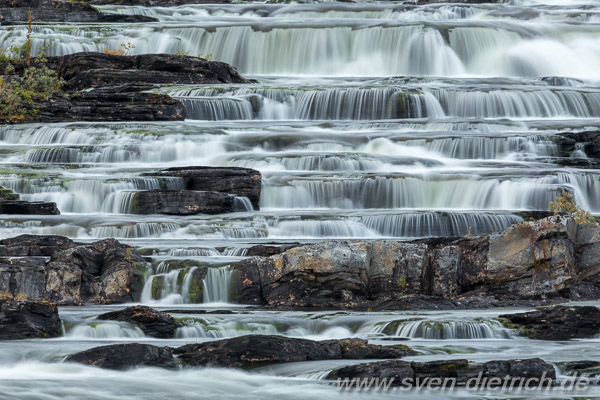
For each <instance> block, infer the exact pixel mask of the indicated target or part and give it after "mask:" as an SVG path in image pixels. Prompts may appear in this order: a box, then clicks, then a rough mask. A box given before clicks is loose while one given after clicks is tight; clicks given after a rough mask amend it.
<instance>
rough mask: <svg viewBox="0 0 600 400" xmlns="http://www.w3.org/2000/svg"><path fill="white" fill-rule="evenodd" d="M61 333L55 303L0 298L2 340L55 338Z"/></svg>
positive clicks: (0, 338) (0, 334) (0, 337)
mask: <svg viewBox="0 0 600 400" xmlns="http://www.w3.org/2000/svg"><path fill="white" fill-rule="evenodd" d="M61 333H62V328H61V322H60V319H59V318H58V309H57V308H56V306H55V305H53V304H50V303H48V302H40V301H30V300H6V299H4V300H0V340H17V339H31V338H53V337H58V336H60V335H61Z"/></svg>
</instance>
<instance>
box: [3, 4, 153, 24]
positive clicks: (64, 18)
mask: <svg viewBox="0 0 600 400" xmlns="http://www.w3.org/2000/svg"><path fill="white" fill-rule="evenodd" d="M28 10H31V13H32V16H33V21H34V22H153V21H157V20H156V19H155V18H152V17H146V16H143V15H119V14H106V13H101V12H99V11H98V10H96V9H95V8H94V7H92V6H90V5H89V4H86V3H84V2H82V1H62V0H0V22H2V23H16V22H27V19H28V14H27V11H28Z"/></svg>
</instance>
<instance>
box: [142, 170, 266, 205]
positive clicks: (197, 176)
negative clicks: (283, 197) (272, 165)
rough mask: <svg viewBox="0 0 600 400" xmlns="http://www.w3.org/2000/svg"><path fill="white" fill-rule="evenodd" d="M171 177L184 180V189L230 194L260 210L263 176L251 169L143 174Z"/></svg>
mask: <svg viewBox="0 0 600 400" xmlns="http://www.w3.org/2000/svg"><path fill="white" fill-rule="evenodd" d="M143 175H146V176H171V177H179V178H182V179H183V184H184V188H185V189H187V190H199V191H208V192H219V193H229V194H233V195H236V196H239V197H247V198H248V200H250V203H252V207H253V208H254V209H255V210H258V209H259V201H260V191H261V181H262V175H261V173H260V172H259V171H257V170H254V169H250V168H238V167H226V168H218V167H217V168H215V167H175V168H168V169H165V170H162V171H156V172H151V173H146V174H143Z"/></svg>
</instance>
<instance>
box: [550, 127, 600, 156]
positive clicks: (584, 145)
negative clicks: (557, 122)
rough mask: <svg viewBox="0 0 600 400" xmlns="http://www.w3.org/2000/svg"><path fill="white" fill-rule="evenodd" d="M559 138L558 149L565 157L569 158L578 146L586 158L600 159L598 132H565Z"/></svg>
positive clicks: (599, 134) (599, 136) (599, 133)
mask: <svg viewBox="0 0 600 400" xmlns="http://www.w3.org/2000/svg"><path fill="white" fill-rule="evenodd" d="M560 138H561V139H562V140H561V139H558V140H559V142H558V144H559V148H560V149H561V150H562V151H563V154H564V155H565V156H570V155H571V153H572V152H573V151H575V148H576V145H579V146H580V147H581V149H582V150H583V151H584V153H585V154H586V155H587V156H588V157H590V158H595V159H600V131H580V132H566V133H563V134H561V135H560ZM569 144H570V146H569Z"/></svg>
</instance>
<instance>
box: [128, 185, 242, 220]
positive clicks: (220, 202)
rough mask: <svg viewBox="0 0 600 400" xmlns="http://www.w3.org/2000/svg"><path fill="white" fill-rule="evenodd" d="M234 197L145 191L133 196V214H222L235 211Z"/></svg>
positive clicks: (174, 191) (182, 191) (190, 192)
mask: <svg viewBox="0 0 600 400" xmlns="http://www.w3.org/2000/svg"><path fill="white" fill-rule="evenodd" d="M234 199H235V196H232V195H229V194H225V193H218V192H199V191H194V190H147V191H143V192H137V193H135V194H134V196H133V200H132V209H131V212H132V213H133V214H171V215H196V214H224V213H231V212H234V211H235V208H234Z"/></svg>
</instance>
